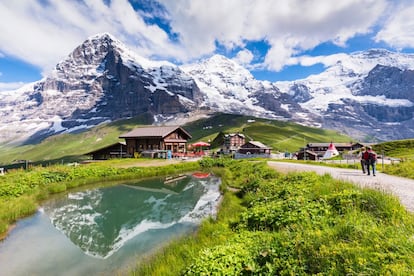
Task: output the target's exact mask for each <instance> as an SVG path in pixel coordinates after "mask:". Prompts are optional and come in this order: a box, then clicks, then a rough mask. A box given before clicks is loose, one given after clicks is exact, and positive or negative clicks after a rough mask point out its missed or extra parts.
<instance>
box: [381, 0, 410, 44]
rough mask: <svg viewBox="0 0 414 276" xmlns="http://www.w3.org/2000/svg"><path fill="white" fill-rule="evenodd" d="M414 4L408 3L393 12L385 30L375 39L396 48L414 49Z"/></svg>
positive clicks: (385, 25)
mask: <svg viewBox="0 0 414 276" xmlns="http://www.w3.org/2000/svg"><path fill="white" fill-rule="evenodd" d="M413 14H414V3H413V2H412V1H408V2H406V3H402V4H401V5H399V6H398V7H397V8H396V10H393V12H392V14H391V16H390V17H389V18H388V20H387V21H386V22H385V24H384V28H383V29H382V30H381V31H379V32H378V34H377V35H376V37H375V40H376V41H377V42H379V41H384V42H385V43H387V44H388V45H391V46H392V47H395V48H414V17H413Z"/></svg>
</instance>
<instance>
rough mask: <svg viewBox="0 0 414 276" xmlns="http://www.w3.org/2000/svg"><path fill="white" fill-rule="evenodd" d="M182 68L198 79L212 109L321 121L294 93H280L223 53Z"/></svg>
mask: <svg viewBox="0 0 414 276" xmlns="http://www.w3.org/2000/svg"><path fill="white" fill-rule="evenodd" d="M181 68H182V69H183V70H184V71H185V72H187V73H188V74H189V75H191V76H192V77H193V78H194V79H195V81H196V83H197V85H198V87H199V88H200V90H201V91H202V92H203V94H204V96H205V100H204V105H206V106H208V107H209V108H210V109H212V110H216V111H220V112H227V113H236V114H249V115H253V116H257V117H265V118H274V119H278V120H293V121H295V122H300V123H304V124H307V125H315V126H316V125H318V124H319V123H318V122H317V121H318V120H317V118H315V116H312V114H309V113H308V112H307V111H306V110H303V109H302V108H301V106H300V105H299V104H297V102H296V100H295V98H294V96H292V95H290V94H287V93H281V92H280V90H279V89H278V87H277V86H276V85H275V84H274V83H271V82H269V81H258V80H256V79H255V78H254V77H253V76H252V74H251V73H250V72H249V71H248V70H247V69H245V68H244V67H242V66H240V65H239V64H237V63H236V62H234V61H232V60H229V59H228V58H226V57H224V56H221V55H214V56H212V57H211V58H209V59H207V60H204V61H202V62H200V63H197V64H191V65H186V66H181Z"/></svg>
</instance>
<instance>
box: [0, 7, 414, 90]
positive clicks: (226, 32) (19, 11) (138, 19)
mask: <svg viewBox="0 0 414 276" xmlns="http://www.w3.org/2000/svg"><path fill="white" fill-rule="evenodd" d="M412 14H414V1H411V0H394V1H393V0H340V1H332V0H289V1H287V0H209V1H206V0H174V1H173V0H159V1H151V0H19V1H8V0H0V91H2V90H10V89H15V88H17V87H19V86H21V85H23V84H24V83H28V82H32V81H36V80H39V79H41V78H42V77H43V76H46V75H47V74H48V73H49V72H50V70H52V68H53V67H54V66H55V65H56V64H57V63H58V62H59V61H61V60H62V59H63V58H64V57H66V56H67V55H68V54H69V53H70V52H71V51H72V50H73V49H74V48H75V47H76V46H78V45H79V44H81V43H82V42H83V41H84V40H85V39H87V38H88V37H90V36H92V35H95V34H97V33H103V32H108V33H111V34H112V35H113V36H115V37H116V38H118V39H119V40H120V41H122V42H124V43H125V44H126V45H127V46H128V47H130V48H131V49H133V50H134V51H136V52H137V53H138V54H140V55H142V56H144V57H147V58H151V59H158V60H169V61H172V62H174V63H176V64H178V65H179V64H185V63H191V62H194V61H197V60H200V59H204V58H207V57H209V56H211V55H213V54H215V53H219V54H222V55H225V56H227V57H229V58H231V59H234V60H236V61H237V62H239V63H240V64H242V65H243V66H245V67H246V68H247V69H249V70H250V71H251V72H252V74H253V75H254V76H255V77H256V78H257V79H260V80H269V81H278V80H294V79H300V78H305V77H307V76H308V75H310V74H313V73H319V72H321V71H323V70H324V68H325V66H327V65H326V64H323V63H322V61H323V60H326V59H324V57H326V56H329V55H335V54H337V53H351V52H355V51H363V50H366V49H370V48H386V49H389V50H392V51H401V52H414V16H412ZM309 56H311V57H313V58H312V59H309V58H308V57H309ZM305 60H306V61H307V62H306V63H305V62H304V61H305ZM309 60H312V63H309Z"/></svg>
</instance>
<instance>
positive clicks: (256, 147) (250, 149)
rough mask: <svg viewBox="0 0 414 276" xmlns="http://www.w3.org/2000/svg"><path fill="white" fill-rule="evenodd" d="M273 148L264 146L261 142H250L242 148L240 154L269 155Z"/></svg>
mask: <svg viewBox="0 0 414 276" xmlns="http://www.w3.org/2000/svg"><path fill="white" fill-rule="evenodd" d="M271 150H272V148H270V147H268V146H266V145H264V144H262V143H261V142H259V141H250V142H247V143H245V144H243V145H241V146H240V148H239V151H238V153H241V154H268V155H270V153H271Z"/></svg>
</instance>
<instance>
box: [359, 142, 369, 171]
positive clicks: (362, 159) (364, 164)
mask: <svg viewBox="0 0 414 276" xmlns="http://www.w3.org/2000/svg"><path fill="white" fill-rule="evenodd" d="M365 152H366V150H365V147H362V148H361V151H360V152H359V154H358V158H359V159H360V162H361V168H362V173H366V172H367V170H366V168H367V163H366V162H365V159H364V153H365ZM367 158H368V157H367Z"/></svg>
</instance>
